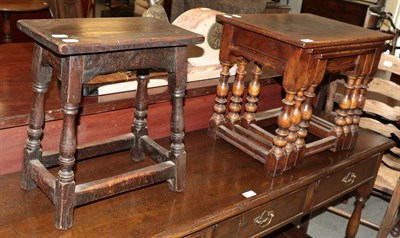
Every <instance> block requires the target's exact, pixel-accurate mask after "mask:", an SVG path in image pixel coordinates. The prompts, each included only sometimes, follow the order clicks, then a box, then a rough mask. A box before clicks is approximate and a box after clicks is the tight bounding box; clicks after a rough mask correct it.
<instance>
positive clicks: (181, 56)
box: [168, 47, 187, 192]
mask: <svg viewBox="0 0 400 238" xmlns="http://www.w3.org/2000/svg"><path fill="white" fill-rule="evenodd" d="M175 60H176V63H175V64H176V65H175V73H169V74H168V86H169V89H170V92H171V98H172V113H171V141H172V143H171V150H170V153H169V159H170V160H171V161H172V162H174V163H175V178H174V179H170V180H168V182H169V186H170V189H171V190H172V191H176V192H180V191H182V190H183V189H184V188H185V176H186V152H185V145H184V144H183V139H184V137H185V133H184V128H185V121H184V111H183V99H184V97H185V90H186V81H187V75H186V74H187V69H186V47H179V48H176V51H175Z"/></svg>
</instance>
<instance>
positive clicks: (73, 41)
mask: <svg viewBox="0 0 400 238" xmlns="http://www.w3.org/2000/svg"><path fill="white" fill-rule="evenodd" d="M62 41H63V42H65V43H76V42H79V40H78V39H62Z"/></svg>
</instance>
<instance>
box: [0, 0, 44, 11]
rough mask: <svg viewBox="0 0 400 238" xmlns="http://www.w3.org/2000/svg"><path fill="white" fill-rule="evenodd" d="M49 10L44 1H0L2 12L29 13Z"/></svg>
mask: <svg viewBox="0 0 400 238" xmlns="http://www.w3.org/2000/svg"><path fill="white" fill-rule="evenodd" d="M45 8H48V4H47V2H46V1H44V0H18V1H15V0H0V11H7V12H29V11H38V10H42V9H45Z"/></svg>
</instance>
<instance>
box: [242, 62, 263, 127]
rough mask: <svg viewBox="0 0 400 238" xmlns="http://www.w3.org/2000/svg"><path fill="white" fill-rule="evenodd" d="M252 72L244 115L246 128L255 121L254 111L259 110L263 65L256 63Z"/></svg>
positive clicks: (243, 121) (243, 122) (243, 124)
mask: <svg viewBox="0 0 400 238" xmlns="http://www.w3.org/2000/svg"><path fill="white" fill-rule="evenodd" d="M252 73H253V75H254V76H253V79H252V80H251V81H250V83H249V87H248V92H247V95H248V96H247V98H246V100H247V103H246V105H245V113H244V115H243V117H242V119H243V120H242V126H243V127H245V128H247V127H248V126H249V125H250V124H251V123H254V122H255V116H254V113H255V112H256V111H257V102H258V95H259V94H260V76H261V74H262V71H261V67H260V66H259V65H257V64H256V63H255V64H254V69H253V71H252Z"/></svg>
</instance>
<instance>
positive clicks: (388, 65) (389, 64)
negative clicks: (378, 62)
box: [383, 60, 393, 68]
mask: <svg viewBox="0 0 400 238" xmlns="http://www.w3.org/2000/svg"><path fill="white" fill-rule="evenodd" d="M383 65H384V66H386V67H388V68H390V67H392V66H393V62H392V61H389V60H385V61H383Z"/></svg>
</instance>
